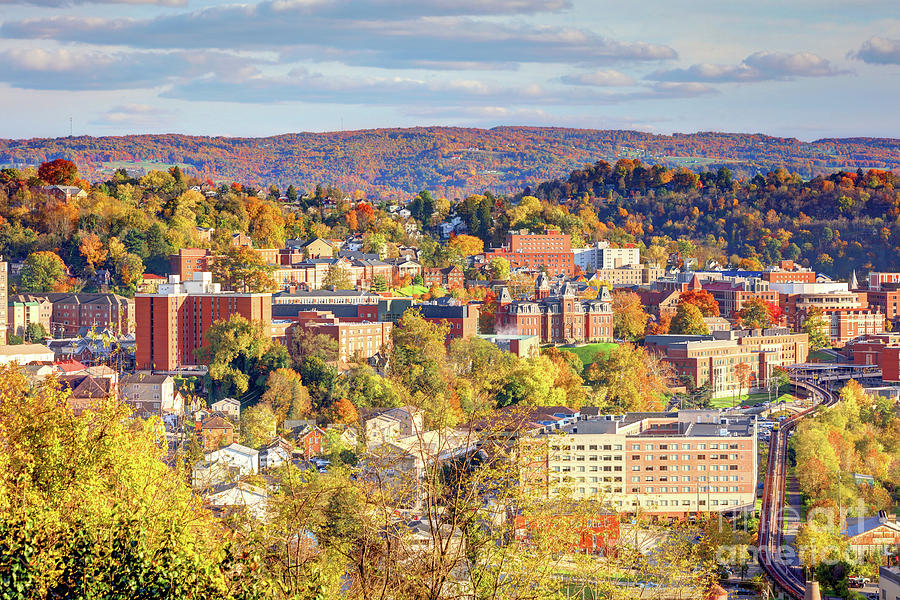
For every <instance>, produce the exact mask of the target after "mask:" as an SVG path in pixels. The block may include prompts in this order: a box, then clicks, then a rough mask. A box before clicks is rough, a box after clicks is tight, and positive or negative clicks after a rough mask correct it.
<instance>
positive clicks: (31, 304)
mask: <svg viewBox="0 0 900 600" xmlns="http://www.w3.org/2000/svg"><path fill="white" fill-rule="evenodd" d="M7 318H8V321H9V322H8V324H7V329H8V332H9V335H17V336H19V337H22V338H24V337H25V332H26V330H27V329H28V326H29V325H30V324H32V323H38V324H39V325H42V326H43V327H44V331H46V332H47V333H48V334H50V332H51V331H52V329H51V327H50V322H51V321H52V319H53V303H52V302H50V300H48V299H47V298H46V296H33V295H31V294H16V295H14V296H10V297H9V305H8V312H7Z"/></svg>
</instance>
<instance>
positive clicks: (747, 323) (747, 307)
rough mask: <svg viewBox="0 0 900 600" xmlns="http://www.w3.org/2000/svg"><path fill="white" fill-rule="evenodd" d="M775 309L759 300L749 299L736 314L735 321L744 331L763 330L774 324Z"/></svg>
mask: <svg viewBox="0 0 900 600" xmlns="http://www.w3.org/2000/svg"><path fill="white" fill-rule="evenodd" d="M777 312H778V311H777V307H775V306H773V305H772V304H770V303H769V302H766V301H765V300H763V299H761V298H751V299H750V300H747V301H746V302H744V306H743V307H742V308H741V310H739V311H738V312H737V321H738V322H739V323H740V324H741V326H742V327H744V328H746V329H765V328H766V327H771V326H772V324H773V323H774V322H775V316H776V315H777Z"/></svg>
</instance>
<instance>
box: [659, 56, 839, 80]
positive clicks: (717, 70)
mask: <svg viewBox="0 0 900 600" xmlns="http://www.w3.org/2000/svg"><path fill="white" fill-rule="evenodd" d="M846 72H847V71H843V70H841V69H838V68H836V67H834V66H833V65H832V64H831V63H830V62H829V61H828V59H825V58H822V57H821V56H818V55H816V54H813V53H811V52H796V53H793V54H790V53H784V52H756V53H754V54H751V55H750V56H748V57H747V58H745V59H744V60H743V61H741V63H740V64H737V65H720V64H711V63H699V64H694V65H691V66H690V67H687V68H683V69H669V70H664V71H657V72H655V73H653V74H651V75H650V76H649V79H653V80H656V81H672V82H706V83H738V82H749V81H771V80H776V79H793V78H796V77H833V76H835V75H841V74H844V73H846Z"/></svg>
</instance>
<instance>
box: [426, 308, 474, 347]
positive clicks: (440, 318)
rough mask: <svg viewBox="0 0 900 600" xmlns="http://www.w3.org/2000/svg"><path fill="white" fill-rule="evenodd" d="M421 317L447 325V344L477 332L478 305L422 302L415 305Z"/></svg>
mask: <svg viewBox="0 0 900 600" xmlns="http://www.w3.org/2000/svg"><path fill="white" fill-rule="evenodd" d="M415 308H418V309H419V310H420V311H421V313H422V318H424V319H425V320H426V321H431V322H432V323H440V324H442V325H448V326H449V327H450V331H449V332H448V333H447V340H446V342H447V344H449V343H450V341H451V340H453V339H456V338H467V337H470V336H473V335H475V334H477V333H478V313H479V310H478V305H475V304H462V305H455V304H449V303H444V302H435V303H428V302H426V303H423V304H419V305H417V306H416V307H415Z"/></svg>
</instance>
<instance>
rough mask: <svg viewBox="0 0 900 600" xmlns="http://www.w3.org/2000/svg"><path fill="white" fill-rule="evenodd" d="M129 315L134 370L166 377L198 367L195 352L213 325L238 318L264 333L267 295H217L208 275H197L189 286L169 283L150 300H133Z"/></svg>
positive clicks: (268, 308)
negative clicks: (133, 314)
mask: <svg viewBox="0 0 900 600" xmlns="http://www.w3.org/2000/svg"><path fill="white" fill-rule="evenodd" d="M135 309H136V313H137V330H136V343H137V348H136V351H135V362H136V365H137V368H138V369H146V370H157V371H172V370H175V369H178V368H180V367H182V366H185V365H196V364H198V360H197V357H196V351H197V349H198V348H201V347H203V346H204V345H205V340H204V335H205V334H206V331H207V330H208V329H209V328H210V326H211V325H212V324H213V323H215V322H216V321H220V320H227V319H228V318H230V317H231V316H232V315H241V316H243V317H244V318H245V319H247V320H249V321H254V322H257V323H262V324H263V326H264V327H266V328H268V327H269V326H270V324H271V322H272V295H271V294H238V293H231V292H222V291H220V288H219V285H218V284H213V283H212V281H211V277H210V274H209V273H199V272H198V273H195V274H194V279H193V280H191V281H189V282H184V283H180V282H178V281H177V278H175V277H173V278H172V281H171V282H170V283H167V284H162V285H160V286H159V292H158V293H156V294H138V296H137V297H136V299H135ZM267 333H268V329H267Z"/></svg>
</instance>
